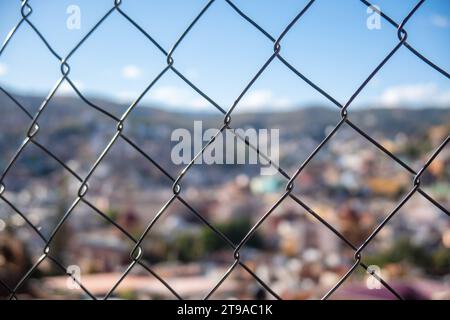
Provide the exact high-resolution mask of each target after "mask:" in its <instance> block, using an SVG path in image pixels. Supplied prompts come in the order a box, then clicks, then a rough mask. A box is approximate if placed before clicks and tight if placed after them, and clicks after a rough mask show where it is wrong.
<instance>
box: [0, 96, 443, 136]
mask: <svg viewBox="0 0 450 320" xmlns="http://www.w3.org/2000/svg"><path fill="white" fill-rule="evenodd" d="M15 98H16V99H17V100H18V101H19V102H20V103H22V104H23V106H24V107H25V108H26V109H27V110H28V111H29V112H30V113H32V114H34V113H35V112H36V111H37V109H38V108H39V106H40V104H41V103H42V101H43V100H44V98H43V97H35V96H15ZM90 101H92V102H93V103H94V104H95V105H97V106H99V107H101V108H102V109H104V110H105V111H107V112H109V113H111V114H113V115H114V116H116V117H117V118H120V117H121V115H122V113H123V112H124V111H125V110H126V108H127V105H125V104H119V103H117V102H112V101H110V100H107V99H100V98H93V99H90ZM0 108H1V110H2V117H0V125H11V123H14V122H17V125H19V124H20V123H23V122H24V123H27V122H28V120H27V118H26V117H24V115H23V113H22V112H21V111H20V110H19V108H17V106H16V105H15V104H14V102H13V101H12V100H11V99H10V98H9V97H7V96H6V95H4V94H2V93H0ZM212 108H213V107H212ZM70 119H72V120H75V119H84V120H85V122H84V123H85V124H88V123H91V124H92V123H93V122H98V123H102V122H105V121H106V122H108V121H109V120H108V117H107V116H105V115H104V114H102V113H101V112H98V111H96V110H94V109H93V108H92V107H90V106H89V105H88V104H86V103H85V102H84V101H82V100H81V99H80V98H78V97H67V96H55V97H54V98H53V99H52V100H51V101H50V103H49V105H48V107H47V109H46V111H45V113H44V114H43V116H42V118H41V120H40V121H39V123H40V124H41V125H42V126H44V125H48V123H51V125H52V126H54V127H58V126H60V125H64V124H67V123H71V122H72V123H73V121H70ZM128 119H129V123H130V124H131V125H133V124H135V123H139V124H142V125H146V126H150V127H151V126H161V125H164V126H166V127H168V128H188V129H189V128H191V127H192V123H193V121H194V120H203V128H210V127H212V128H219V127H220V126H221V125H222V123H223V121H222V119H223V116H222V115H221V114H219V112H215V113H206V114H205V113H191V112H184V113H183V112H175V111H167V110H163V109H162V108H158V107H148V106H144V105H138V106H137V107H136V108H135V109H134V110H133V112H132V113H131V114H130V117H129V118H128ZM349 119H350V120H351V121H352V122H353V123H355V124H357V125H358V126H360V127H361V128H363V129H364V130H365V131H366V132H368V133H369V134H375V133H380V134H382V135H384V136H386V137H392V136H393V135H395V134H397V133H399V132H402V133H405V134H408V135H409V134H414V135H422V134H424V133H425V131H426V130H427V129H428V128H430V127H431V126H434V125H440V124H447V123H450V109H442V108H433V107H429V108H423V109H416V108H415V109H406V108H397V109H385V108H384V109H381V108H365V109H355V110H352V108H351V107H350V109H349ZM339 120H340V110H339V109H338V108H336V109H331V108H325V107H320V106H319V107H313V106H310V107H302V108H298V109H296V110H293V111H284V112H252V113H235V114H233V118H232V123H231V126H232V127H234V128H246V127H254V128H282V129H283V131H285V132H290V133H295V134H296V135H299V134H300V135H306V136H310V137H315V138H320V137H321V136H323V134H324V129H325V128H326V127H328V126H333V125H335V124H336V123H337V122H338V121H339ZM11 121H12V122H11ZM19 126H20V125H19ZM2 127H3V126H2ZM3 128H4V127H3ZM2 133H3V134H4V133H5V132H2Z"/></svg>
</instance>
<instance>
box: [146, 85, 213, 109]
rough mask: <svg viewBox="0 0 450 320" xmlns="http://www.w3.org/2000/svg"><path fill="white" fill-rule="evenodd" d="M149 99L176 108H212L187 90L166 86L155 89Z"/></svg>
mask: <svg viewBox="0 0 450 320" xmlns="http://www.w3.org/2000/svg"><path fill="white" fill-rule="evenodd" d="M149 98H150V99H151V100H152V101H154V102H157V103H160V104H163V105H167V106H170V107H177V108H189V109H196V110H198V109H200V110H207V109H212V108H214V107H213V106H212V105H211V104H210V103H209V102H208V101H206V100H205V99H204V98H202V97H200V96H199V95H198V94H196V93H195V92H193V91H192V90H189V89H187V88H182V87H176V86H166V87H158V88H155V89H154V90H153V91H152V92H151V93H149Z"/></svg>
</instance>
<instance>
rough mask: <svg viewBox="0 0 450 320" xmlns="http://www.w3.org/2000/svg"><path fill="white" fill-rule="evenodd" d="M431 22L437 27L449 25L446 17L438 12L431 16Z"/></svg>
mask: <svg viewBox="0 0 450 320" xmlns="http://www.w3.org/2000/svg"><path fill="white" fill-rule="evenodd" d="M431 23H432V24H433V25H434V26H436V27H438V28H447V27H448V25H449V21H448V18H447V17H446V16H442V15H438V14H435V15H434V16H432V17H431Z"/></svg>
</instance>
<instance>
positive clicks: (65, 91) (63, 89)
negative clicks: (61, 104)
mask: <svg viewBox="0 0 450 320" xmlns="http://www.w3.org/2000/svg"><path fill="white" fill-rule="evenodd" d="M72 82H73V84H74V85H75V87H76V88H77V89H78V91H81V92H82V91H83V89H84V85H83V83H82V82H81V81H72ZM57 93H58V94H60V95H62V96H73V95H76V94H77V93H76V92H75V90H73V88H72V86H71V85H70V84H69V82H67V81H64V82H63V83H61V85H60V86H59V88H58V91H57Z"/></svg>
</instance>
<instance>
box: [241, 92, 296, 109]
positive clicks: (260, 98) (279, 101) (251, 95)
mask: <svg viewBox="0 0 450 320" xmlns="http://www.w3.org/2000/svg"><path fill="white" fill-rule="evenodd" d="M292 106H293V103H292V101H291V100H289V99H288V98H285V97H278V96H275V95H274V93H273V92H272V91H270V90H254V91H250V92H248V93H247V94H246V95H245V96H244V97H243V98H242V100H241V102H240V103H239V105H238V106H237V109H236V111H264V109H265V108H267V109H266V110H271V111H272V110H275V111H276V110H280V109H288V108H291V107H292Z"/></svg>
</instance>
